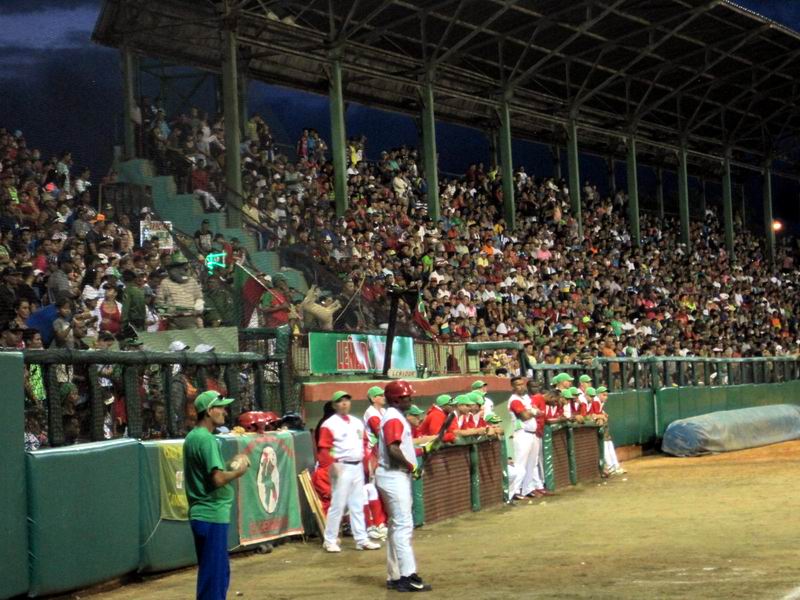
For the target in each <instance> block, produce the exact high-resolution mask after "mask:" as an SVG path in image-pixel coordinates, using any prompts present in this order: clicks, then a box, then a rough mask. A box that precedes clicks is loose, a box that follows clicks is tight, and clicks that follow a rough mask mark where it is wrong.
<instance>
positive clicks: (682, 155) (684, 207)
mask: <svg viewBox="0 0 800 600" xmlns="http://www.w3.org/2000/svg"><path fill="white" fill-rule="evenodd" d="M686 160H687V158H686V144H685V142H682V143H681V147H680V148H679V149H678V209H679V212H680V215H681V242H682V243H684V244H686V245H687V246H688V245H689V242H690V240H689V173H688V167H687V164H686Z"/></svg>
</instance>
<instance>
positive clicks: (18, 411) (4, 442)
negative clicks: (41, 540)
mask: <svg viewBox="0 0 800 600" xmlns="http://www.w3.org/2000/svg"><path fill="white" fill-rule="evenodd" d="M22 373H23V365H22V354H20V353H17V352H3V353H0V387H2V389H3V396H4V398H3V403H4V405H5V407H6V410H4V411H3V420H2V426H0V448H2V451H3V467H2V468H0V505H2V507H3V511H2V513H0V564H1V565H2V569H0V572H2V574H3V576H2V577H0V598H10V597H12V596H17V595H19V594H24V593H25V592H26V591H27V590H28V528H27V516H28V507H27V504H26V503H27V490H26V486H25V447H24V446H23V444H22V439H23V433H24V431H25V412H24V398H25V395H24V393H23V387H22Z"/></svg>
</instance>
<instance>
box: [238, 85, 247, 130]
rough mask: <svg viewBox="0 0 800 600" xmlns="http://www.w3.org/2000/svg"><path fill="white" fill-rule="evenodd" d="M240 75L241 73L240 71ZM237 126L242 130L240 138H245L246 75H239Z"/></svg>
mask: <svg viewBox="0 0 800 600" xmlns="http://www.w3.org/2000/svg"><path fill="white" fill-rule="evenodd" d="M240 75H241V73H240ZM238 83H239V126H240V129H241V132H242V139H245V140H246V139H247V119H249V117H248V115H247V83H248V81H247V77H245V76H244V75H241V77H239V82H238Z"/></svg>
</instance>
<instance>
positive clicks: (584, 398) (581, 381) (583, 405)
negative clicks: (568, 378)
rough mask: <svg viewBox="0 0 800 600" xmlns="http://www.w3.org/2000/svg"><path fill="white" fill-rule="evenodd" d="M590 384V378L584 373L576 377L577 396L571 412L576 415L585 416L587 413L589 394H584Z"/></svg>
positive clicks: (589, 402) (589, 403)
mask: <svg viewBox="0 0 800 600" xmlns="http://www.w3.org/2000/svg"><path fill="white" fill-rule="evenodd" d="M591 385H592V378H591V377H590V376H589V375H586V374H585V373H584V374H583V375H581V376H580V377H578V397H577V398H576V399H575V403H574V404H573V410H572V414H574V415H576V416H578V415H579V416H581V417H585V416H586V415H588V414H589V407H590V405H591V403H592V401H591V399H590V398H589V396H588V395H587V394H586V390H587V389H588V388H590V387H591Z"/></svg>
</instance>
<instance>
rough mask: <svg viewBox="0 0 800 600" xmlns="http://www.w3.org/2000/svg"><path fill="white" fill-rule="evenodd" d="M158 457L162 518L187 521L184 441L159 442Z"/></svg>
mask: <svg viewBox="0 0 800 600" xmlns="http://www.w3.org/2000/svg"><path fill="white" fill-rule="evenodd" d="M158 455H159V458H158V463H159V469H158V473H159V474H158V478H159V489H160V492H161V518H162V519H168V520H170V521H186V520H188V519H189V500H188V499H187V498H186V490H185V489H184V487H183V440H175V441H170V442H159V444H158Z"/></svg>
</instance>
